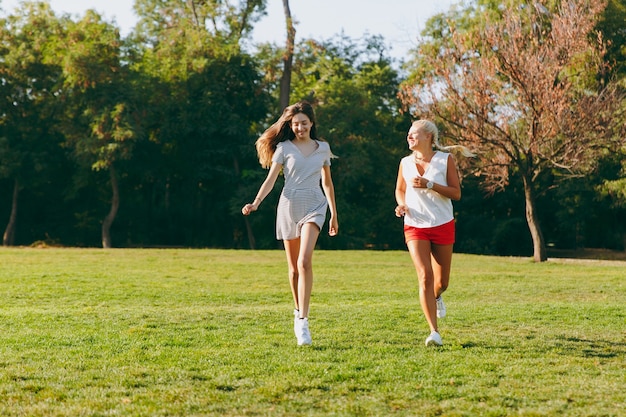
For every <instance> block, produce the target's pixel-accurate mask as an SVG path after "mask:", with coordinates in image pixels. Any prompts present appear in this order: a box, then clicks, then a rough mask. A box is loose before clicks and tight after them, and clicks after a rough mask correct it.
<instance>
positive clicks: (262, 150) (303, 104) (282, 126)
mask: <svg viewBox="0 0 626 417" xmlns="http://www.w3.org/2000/svg"><path fill="white" fill-rule="evenodd" d="M298 113H304V114H305V115H306V116H307V117H308V118H309V120H311V131H310V135H311V139H318V138H317V127H316V120H315V112H314V111H313V106H311V104H310V103H309V102H307V101H299V102H297V103H295V104H292V105H291V106H287V107H285V109H284V110H283V114H281V116H280V117H279V118H278V120H277V121H276V122H274V124H273V125H271V126H270V127H268V128H267V130H265V132H263V134H262V135H261V136H260V137H259V139H257V141H256V143H255V146H256V152H257V155H258V156H259V162H260V163H261V166H262V167H263V168H269V167H270V166H271V165H272V157H273V156H274V152H276V145H278V143H279V142H284V141H286V140H293V138H295V137H296V135H295V134H294V133H293V131H292V130H291V119H293V117H294V116H295V115H296V114H298Z"/></svg>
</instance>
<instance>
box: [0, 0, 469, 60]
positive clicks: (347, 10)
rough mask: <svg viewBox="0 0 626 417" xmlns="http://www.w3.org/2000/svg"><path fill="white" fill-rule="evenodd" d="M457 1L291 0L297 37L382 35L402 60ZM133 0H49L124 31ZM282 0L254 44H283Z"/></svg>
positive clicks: (272, 2)
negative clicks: (438, 16) (431, 20)
mask: <svg viewBox="0 0 626 417" xmlns="http://www.w3.org/2000/svg"><path fill="white" fill-rule="evenodd" d="M458 2H459V1H456V0H314V1H312V0H290V2H289V3H290V4H289V6H290V9H291V16H292V18H293V19H294V20H295V22H296V42H297V41H298V39H305V38H314V39H318V40H324V39H329V38H331V37H333V36H334V35H337V34H340V33H343V34H344V35H346V36H347V37H349V38H351V39H354V40H358V39H360V38H362V37H363V36H364V35H366V34H369V35H382V36H383V38H384V40H385V42H386V43H387V45H388V46H390V47H391V50H390V51H389V53H390V55H391V56H392V57H393V58H397V59H402V58H404V57H405V56H406V55H407V53H408V51H409V50H410V49H411V48H412V47H414V46H415V45H416V40H417V38H418V35H419V33H420V32H421V31H422V29H424V24H425V22H426V20H428V18H429V17H431V16H433V15H434V14H437V13H441V12H445V11H447V10H448V9H449V7H450V5H452V4H456V3H458ZM19 3H21V0H0V8H2V10H3V13H2V14H3V15H6V14H10V13H11V12H12V11H13V10H14V9H15V7H16V6H17V5H18V4H19ZM133 3H134V2H133V0H50V4H51V5H52V8H53V10H54V11H55V12H57V13H70V14H72V15H73V16H82V14H83V13H84V12H85V10H87V9H95V10H96V11H98V12H99V13H100V14H102V15H103V16H104V17H105V18H106V20H109V21H111V20H115V22H116V23H117V25H118V26H119V27H120V29H121V33H122V35H123V36H124V35H127V34H128V33H129V32H130V31H131V29H132V28H133V26H134V25H135V22H136V21H137V17H136V16H135V14H134V12H133V9H132V5H133ZM285 37H286V35H285V23H284V15H283V3H282V0H268V3H267V16H265V17H264V18H262V20H261V21H259V22H257V23H256V24H255V29H254V32H253V42H275V43H277V44H279V45H282V44H283V43H284V42H285Z"/></svg>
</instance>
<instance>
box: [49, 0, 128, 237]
mask: <svg viewBox="0 0 626 417" xmlns="http://www.w3.org/2000/svg"><path fill="white" fill-rule="evenodd" d="M59 41H60V42H59V44H58V45H57V47H58V48H59V50H60V51H61V54H62V66H63V73H64V86H63V87H64V90H63V99H64V100H65V102H66V106H65V118H64V119H63V121H62V122H61V123H60V124H59V129H60V130H61V131H62V132H63V133H64V135H65V137H66V146H68V147H69V148H70V149H71V151H72V153H73V155H74V157H75V158H76V160H77V161H79V162H81V163H83V164H86V165H87V166H89V167H90V168H91V169H93V170H95V171H101V170H103V171H105V172H108V174H109V184H110V189H111V198H110V206H109V211H108V213H107V214H106V216H105V217H104V218H103V220H102V229H101V231H102V247H103V248H110V247H111V246H112V239H111V231H110V229H111V226H112V224H113V222H114V220H115V218H116V216H117V213H118V210H119V207H120V189H119V172H118V168H117V164H118V163H119V162H120V161H123V160H128V159H130V158H131V157H132V151H133V147H134V144H135V142H136V140H137V139H138V138H139V137H140V135H139V123H138V117H137V114H136V106H135V105H136V101H135V100H134V99H133V91H134V90H133V89H131V88H128V86H129V85H128V83H127V80H128V68H127V67H126V66H125V65H123V63H122V56H121V47H122V42H121V39H120V35H119V31H118V30H117V28H116V27H114V26H113V25H111V24H109V23H107V22H105V21H103V20H102V18H101V17H100V15H98V14H97V13H96V12H94V11H92V10H88V11H87V12H86V14H85V16H84V17H83V19H82V20H80V21H79V22H70V23H69V24H68V27H67V31H66V33H65V35H64V36H63V37H59Z"/></svg>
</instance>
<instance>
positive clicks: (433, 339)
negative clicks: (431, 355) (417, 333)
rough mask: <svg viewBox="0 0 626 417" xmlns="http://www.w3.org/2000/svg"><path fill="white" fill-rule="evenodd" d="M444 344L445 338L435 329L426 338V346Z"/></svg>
mask: <svg viewBox="0 0 626 417" xmlns="http://www.w3.org/2000/svg"><path fill="white" fill-rule="evenodd" d="M441 345H443V340H441V335H440V334H439V333H437V332H435V331H432V332H430V336H428V337H427V338H426V346H441Z"/></svg>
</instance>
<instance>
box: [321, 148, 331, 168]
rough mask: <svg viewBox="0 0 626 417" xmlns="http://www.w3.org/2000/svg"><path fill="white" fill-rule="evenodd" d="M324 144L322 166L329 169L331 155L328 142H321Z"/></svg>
mask: <svg viewBox="0 0 626 417" xmlns="http://www.w3.org/2000/svg"><path fill="white" fill-rule="evenodd" d="M322 143H324V144H325V145H326V146H325V147H326V158H325V159H324V166H325V167H329V166H330V159H331V158H332V157H333V153H332V152H331V150H330V145H329V144H328V142H322Z"/></svg>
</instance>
